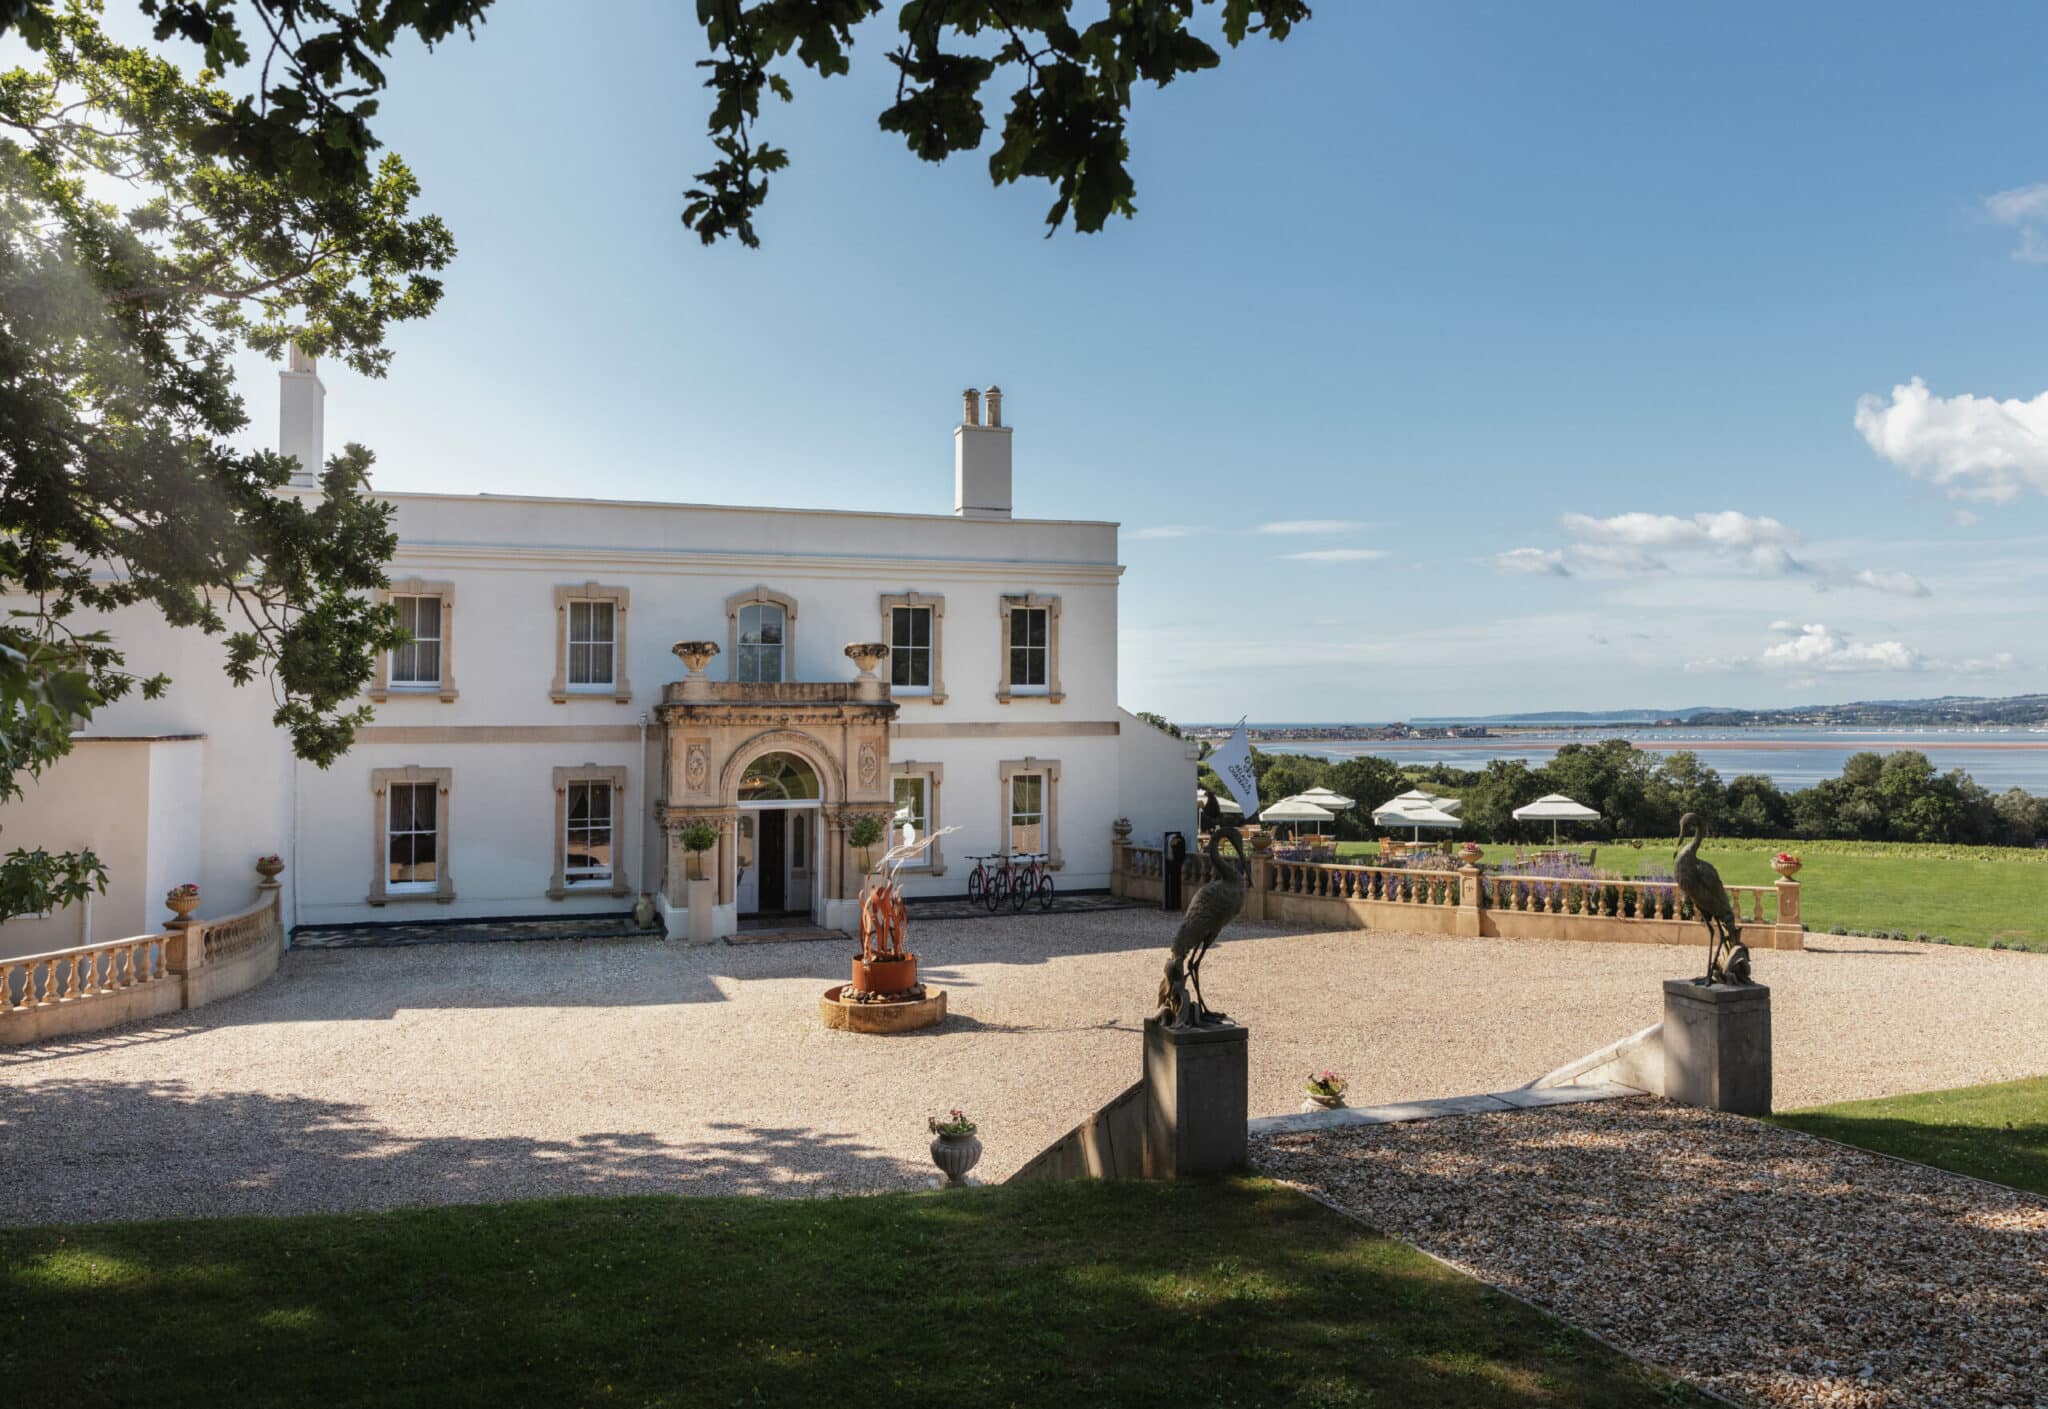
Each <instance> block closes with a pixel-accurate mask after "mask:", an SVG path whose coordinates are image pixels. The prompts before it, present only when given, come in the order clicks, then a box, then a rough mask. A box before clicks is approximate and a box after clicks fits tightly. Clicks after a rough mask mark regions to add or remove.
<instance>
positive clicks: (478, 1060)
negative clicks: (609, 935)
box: [0, 910, 2048, 1223]
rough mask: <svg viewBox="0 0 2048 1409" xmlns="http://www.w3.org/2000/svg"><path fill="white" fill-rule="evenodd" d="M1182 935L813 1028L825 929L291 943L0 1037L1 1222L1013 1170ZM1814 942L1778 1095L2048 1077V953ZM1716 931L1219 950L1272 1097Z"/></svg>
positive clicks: (1520, 1016) (1569, 1038)
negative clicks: (927, 1014)
mask: <svg viewBox="0 0 2048 1409" xmlns="http://www.w3.org/2000/svg"><path fill="white" fill-rule="evenodd" d="M1171 930H1172V921H1171V919H1170V918H1169V917H1167V916H1164V915H1161V914H1159V913H1157V912H1156V911H1144V910H1127V911H1112V912H1096V913H1076V914H1071V915H1062V916H1048V917H1024V918H1008V917H1005V918H998V919H988V920H971V921H959V922H945V921H938V922H931V923H926V924H923V925H920V926H919V927H918V928H916V929H915V930H914V931H913V937H914V941H913V942H914V947H916V948H917V949H918V950H920V951H921V952H922V953H923V955H924V973H925V977H926V978H927V979H928V980H930V981H931V982H933V983H935V984H939V985H941V986H943V987H945V988H946V989H947V990H948V991H949V998H950V1003H951V1007H952V1013H953V1016H952V1017H951V1019H950V1020H949V1021H948V1022H947V1024H946V1026H945V1027H943V1028H941V1029H936V1030H933V1031H929V1032H925V1033H919V1034H912V1035H906V1036H901V1037H889V1038H867V1037H860V1036H856V1035H852V1034H847V1033H836V1032H828V1031H826V1030H824V1029H823V1028H822V1027H821V1026H820V1025H819V1023H818V1018H817V998H818V995H819V993H820V992H822V991H823V989H824V988H825V987H827V986H828V985H830V984H833V983H839V982H844V980H845V977H846V970H845V960H846V955H845V953H844V952H842V951H841V950H840V949H838V948H837V947H835V946H833V945H829V944H789V945H755V946H747V947H737V948H736V947H728V946H724V945H719V946H713V947H710V948H704V949H690V948H686V947H682V946H676V945H669V944H664V943H660V942H657V941H647V940H617V941H592V942H585V943H544V944H474V945H462V944H451V945H434V946H424V947H416V948H398V949H373V950H352V951H302V952H297V953H293V954H291V955H289V956H287V957H286V960H285V963H284V965H283V967H282V968H281V969H280V971H279V973H278V976H277V977H276V978H274V979H272V980H271V981H270V982H268V983H266V984H264V985H262V986H261V987H259V988H257V989H255V990H253V991H251V992H249V993H247V994H244V995H242V996H241V997H239V998H235V999H230V1000H228V1001H227V1002H224V1003H219V1004H215V1005H213V1006H211V1007H207V1008H203V1009H199V1010H197V1011H195V1012H190V1013H184V1014H179V1015H176V1016H175V1017H174V1018H167V1019H164V1020H161V1021H158V1022H155V1023H150V1024H144V1025H139V1026H136V1027H131V1028H128V1029H125V1030H121V1031H117V1032H112V1033H107V1034H100V1035H97V1036H94V1037H91V1038H86V1039H79V1040H76V1041H70V1042H59V1043H51V1044H43V1045H39V1046H35V1047H30V1048H23V1049H0V1220H5V1221H7V1222H15V1223H23V1222H48V1221H60V1220H64V1221H68V1220H101V1219H127V1218H142V1217H153V1216H162V1215H184V1214H202V1213H227V1212H300V1211H311V1210H330V1209H362V1208H382V1207H390V1206H394V1205H403V1204H426V1203H454V1202H466V1201H474V1200H486V1199H503V1198H514V1197H527V1196H539V1195H550V1194H568V1193H604V1194H622V1193H637V1192H655V1191H662V1192H684V1193H729V1192H744V1193H769V1194H807V1193H822V1192H840V1191H859V1190H871V1189H884V1188H900V1187H904V1186H906V1185H910V1184H914V1183H916V1182H918V1181H921V1180H922V1179H923V1178H924V1177H925V1175H926V1174H927V1173H928V1172H929V1170H930V1164H929V1157H928V1156H927V1154H926V1152H925V1146H926V1143H927V1141H928V1138H929V1137H928V1136H927V1134H926V1132H925V1129H924V1117H925V1115H926V1114H927V1113H929V1112H933V1111H940V1110H944V1109H946V1108H947V1107H949V1106H955V1105H957V1106H961V1107H964V1108H965V1109H967V1110H970V1111H972V1112H974V1113H975V1114H976V1115H977V1116H978V1117H979V1118H980V1119H981V1120H982V1122H983V1129H982V1137H983V1140H984V1142H985V1144H986V1146H987V1151H988V1153H987V1155H986V1156H985V1158H984V1160H983V1162H982V1167H981V1169H980V1170H979V1171H978V1173H980V1174H981V1175H983V1176H985V1177H987V1178H989V1179H992V1180H998V1179H1002V1178H1004V1177H1006V1176H1007V1175H1008V1174H1010V1173H1011V1172H1012V1171H1014V1170H1015V1169H1017V1168H1018V1167H1019V1166H1020V1165H1022V1164H1023V1163H1024V1162H1025V1161H1026V1160H1028V1159H1030V1158H1031V1157H1032V1156H1033V1155H1035V1154H1037V1153H1038V1151H1039V1150H1041V1149H1043V1148H1044V1147H1045V1146H1046V1145H1047V1144H1049V1143H1051V1142H1052V1141H1053V1140H1054V1139H1056V1138H1058V1137H1059V1136H1060V1135H1062V1134H1064V1133H1065V1132H1066V1131H1067V1130H1068V1129H1069V1128H1071V1127H1072V1125H1073V1124H1074V1123H1075V1122H1076V1121H1078V1120H1080V1119H1081V1118H1082V1117H1083V1116H1084V1115H1086V1114H1087V1113H1089V1112H1090V1111H1092V1110H1094V1109H1095V1108H1096V1107H1097V1106H1099V1105H1101V1104H1102V1103H1103V1102H1105V1101H1107V1100H1108V1099H1109V1098H1110V1097H1112V1096H1114V1095H1115V1094H1116V1093H1117V1092H1119V1091H1121V1090H1122V1089H1123V1088H1124V1087H1125V1086H1126V1085H1128V1084H1129V1083H1130V1082H1131V1081H1133V1080H1135V1079H1136V1077H1137V1074H1138V1064H1139V1051H1140V1032H1139V1022H1140V1021H1141V1020H1142V1017H1143V1015H1144V1013H1145V1011H1146V1010H1147V1008H1148V1007H1149V1000H1150V998H1151V996H1152V994H1153V992H1154V990H1155V988H1156V986H1157V983H1158V972H1159V965H1160V963H1161V960H1162V957H1163V950H1164V946H1165V944H1166V941H1167V938H1168V936H1169V934H1170V933H1171ZM1826 943H1827V944H1828V945H1829V946H1830V947H1831V948H1833V947H1836V946H1839V948H1840V951H1841V952H1828V953H1823V952H1809V953H1803V954H1802V953H1791V954H1776V953H1761V954H1759V955H1757V969H1758V976H1759V977H1760V978H1761V979H1763V980H1764V981H1765V982H1767V983H1770V984H1772V985H1773V1001H1774V1004H1775V1007H1776V1012H1775V1015H1774V1017H1775V1026H1776V1040H1777V1043H1778V1055H1777V1081H1778V1088H1777V1089H1778V1094H1779V1100H1780V1103H1781V1104H1782V1105H1784V1106H1786V1107H1788V1108H1790V1107H1794V1106H1800V1105H1807V1104H1813V1103H1818V1102H1821V1101H1826V1100H1835V1099H1844V1098H1850V1097H1858V1096H1877V1095H1885V1094H1890V1093H1895V1092H1899V1091H1907V1090H1917V1089H1926V1088H1932V1087H1940V1086H1954V1085H1963V1084H1966V1083H1970V1082H1977V1081H1992V1080H2000V1079H2005V1078H2010V1077H2017V1076H2023V1075H2036V1074H2040V1073H2041V1072H2043V1071H2048V957H2044V956H2041V955H2029V954H2009V953H1990V952H1987V951H1982V950H1965V949H1956V948H1932V947H1929V946H1922V945H1911V944H1896V945H1894V944H1888V943H1886V942H1884V941H1877V940H1830V941H1826ZM1699 957H1700V956H1699V954H1698V953H1696V952H1694V951H1690V950H1676V949H1671V948H1666V947H1663V946H1654V945H1623V944H1612V945H1587V944H1558V943H1537V942H1528V941H1514V940H1477V939H1440V938H1423V937H1417V936H1405V935H1391V934H1360V933H1338V934H1304V933H1289V932H1282V931H1278V930H1273V929H1260V928H1257V927H1252V926H1245V927H1242V928H1241V929H1240V930H1239V931H1236V932H1234V933H1233V936H1232V937H1231V938H1230V939H1229V940H1227V941H1226V942H1225V943H1224V944H1222V945H1221V946H1219V948H1218V949H1217V950H1216V952H1215V953H1214V954H1212V955H1211V956H1210V958H1209V960H1208V963H1207V965H1206V968H1205V972H1204V977H1205V979H1206V981H1207V983H1208V988H1209V995H1210V997H1211V998H1212V999H1214V1000H1215V1001H1216V1002H1217V1003H1218V1004H1220V1005H1221V1006H1222V1007H1224V1008H1226V1009H1227V1010H1229V1011H1230V1012H1231V1013H1232V1014H1233V1015H1234V1016H1236V1017H1237V1018H1239V1019H1240V1020H1241V1021H1244V1022H1246V1023H1247V1024H1249V1025H1250V1026H1251V1028H1252V1030H1253V1033H1254V1036H1253V1039H1252V1046H1251V1062H1252V1069H1251V1081H1252V1090H1251V1108H1252V1112H1253V1114H1281V1113H1285V1112H1288V1111H1291V1110H1293V1109H1294V1108H1295V1106H1296V1105H1297V1103H1298V1100H1299V1090H1300V1088H1299V1081H1300V1079H1301V1076H1302V1074H1303V1073H1305V1072H1307V1071H1309V1070H1310V1069H1311V1068H1315V1067H1323V1066H1333V1067H1336V1068H1337V1069H1339V1070H1341V1071H1344V1072H1346V1073H1347V1074H1349V1075H1350V1076H1351V1078H1352V1082H1353V1087H1352V1094H1351V1099H1352V1101H1353V1103H1354V1104H1358V1105H1368V1104H1378V1103H1383V1102H1390V1101H1396V1100H1407V1099H1415V1098H1422V1097H1431V1096H1446V1095H1458V1094H1466V1093H1471V1092H1478V1091H1493V1090H1500V1089H1504V1088H1507V1087H1511V1086H1517V1085H1520V1084H1522V1083H1523V1082H1526V1081H1528V1080H1530V1079H1532V1078H1533V1077H1535V1076H1537V1075H1538V1074H1540V1073H1542V1072H1544V1071H1547V1070H1549V1069H1551V1068H1552V1067H1555V1066H1557V1065H1559V1064H1561V1063H1563V1062H1565V1061H1568V1060H1570V1059H1572V1058H1574V1057H1577V1056H1580V1055H1582V1054H1584V1053H1586V1052H1590V1051H1592V1050H1593V1049H1595V1048H1597V1047H1600V1046H1602V1045H1604V1044H1606V1043H1608V1042H1611V1041H1613V1040H1615V1039H1616V1038H1618V1037H1622V1036H1625V1035H1626V1034H1628V1033H1630V1032H1634V1031H1636V1030H1637V1029H1639V1028H1641V1027H1643V1026H1645V1025H1646V1024H1648V1023H1651V1022H1654V1021H1656V1020H1657V1018H1658V1016H1659V1013H1660V1009H1661V1002H1662V995H1661V992H1660V990H1659V987H1658V981H1659V980H1661V979H1663V978H1667V977H1671V976H1673V975H1677V974H1684V973H1688V972H1690V971H1691V970H1692V968H1693V967H1696V965H1697V962H1698V960H1699Z"/></svg>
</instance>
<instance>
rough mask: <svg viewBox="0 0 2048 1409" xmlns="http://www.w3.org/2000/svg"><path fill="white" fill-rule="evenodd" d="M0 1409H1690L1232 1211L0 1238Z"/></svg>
mask: <svg viewBox="0 0 2048 1409" xmlns="http://www.w3.org/2000/svg"><path fill="white" fill-rule="evenodd" d="M0 1325H4V1326H5V1327H6V1335H5V1337H4V1338H0V1384H4V1385H5V1386H6V1398H7V1402H8V1403H11V1404H20V1405H24V1406H26V1405H36V1404H63V1405H66V1406H70V1409H82V1406H88V1405H100V1404H139V1403H148V1404H151V1405H169V1406H175V1405H208V1406H211V1405H216V1404H235V1405H257V1404H289V1405H292V1406H294V1409H305V1407H306V1406H311V1405H320V1406H323V1409H325V1406H330V1405H340V1404H362V1405H372V1404H374V1405H408V1404H412V1405H429V1404H431V1405H441V1404H477V1405H489V1406H492V1407H493V1409H503V1406H509V1405H518V1404H598V1403H604V1404H631V1405H646V1404H673V1405H690V1406H710V1405H734V1404H744V1405H756V1404H767V1405H830V1404H843V1405H864V1404H889V1405H905V1406H907V1405H933V1406H941V1405H942V1406H947V1409H954V1406H959V1405H966V1404H973V1405H1046V1406H1069V1405H1075V1404H1113V1405H1147V1404H1155V1405H1162V1406H1176V1409H1180V1406H1191V1405H1208V1404H1216V1405H1254V1404H1259V1405H1263V1404H1289V1405H1304V1406H1309V1405H1368V1404H1369V1405H1382V1406H1388V1409H1392V1406H1400V1405H1416V1406H1423V1405H1456V1406H1465V1405H1475V1406H1476V1405H1539V1404H1540V1405H1593V1406H1606V1405H1669V1404H1688V1405H1690V1404H1705V1403H1706V1401H1705V1400H1704V1399H1703V1398H1701V1397H1700V1396H1698V1395H1697V1394H1696V1393H1694V1392H1693V1391H1692V1390H1691V1389H1690V1388H1689V1387H1687V1386H1685V1385H1683V1384H1682V1383H1674V1382H1672V1381H1669V1380H1667V1379H1665V1378H1664V1377H1662V1376H1660V1375H1657V1374H1655V1373H1654V1372H1651V1371H1648V1370H1645V1369H1644V1368H1643V1367H1641V1366H1638V1365H1636V1364H1634V1363H1633V1362H1629V1361H1626V1360H1623V1359H1621V1358H1620V1357H1618V1356H1616V1355H1614V1354H1612V1353H1611V1352H1609V1351H1607V1350H1605V1349H1603V1348H1602V1347H1601V1346H1599V1345H1598V1344H1597V1343H1595V1342H1593V1341H1591V1340H1589V1339H1587V1338H1586V1337H1584V1336H1582V1335H1580V1334H1579V1333H1577V1332H1575V1331H1573V1330H1571V1329H1570V1328H1568V1327H1566V1326H1564V1325H1563V1324H1562V1323H1560V1322H1557V1321H1554V1320H1551V1319H1550V1318H1548V1317H1546V1316H1544V1315H1542V1314H1540V1313H1538V1312H1534V1311H1530V1310H1529V1309H1527V1308H1525V1307H1523V1306H1521V1305H1519V1304H1518V1303H1515V1302H1512V1301H1510V1300H1508V1299H1507V1298H1505V1297H1502V1296H1500V1295H1498V1294H1497V1293H1494V1292H1492V1291H1489V1290H1487V1289H1486V1288H1484V1287H1482V1286H1480V1285H1479V1284H1478V1283H1477V1282H1474V1281H1471V1280H1469V1279H1468V1278H1465V1277H1463V1276H1460V1275H1458V1274H1457V1273H1454V1272H1450V1271H1447V1270H1446V1269H1444V1268H1442V1267H1440V1266H1439V1265H1437V1264H1436V1263H1434V1262H1431V1261H1430V1260H1429V1259H1427V1258H1425V1257H1423V1256H1422V1255H1421V1254H1420V1253H1417V1252H1416V1251H1414V1250H1413V1249H1411V1248H1409V1247H1407V1246H1406V1245H1405V1244H1401V1243H1397V1242H1391V1241H1388V1240H1385V1239H1381V1238H1377V1237H1374V1236H1372V1235H1370V1234H1366V1233H1363V1232H1362V1231H1360V1230H1359V1229H1358V1228H1357V1227H1356V1225H1354V1224H1352V1223H1350V1222H1349V1221H1347V1220H1344V1219H1340V1218H1338V1217H1337V1216H1336V1215H1334V1214H1332V1213H1330V1212H1328V1211H1327V1210H1325V1209H1324V1208H1322V1207H1321V1206H1320V1205H1318V1204H1316V1203H1314V1202H1312V1201H1310V1200H1309V1199H1307V1198H1305V1197H1303V1196H1301V1195H1299V1194H1296V1193H1294V1192H1292V1191H1290V1190H1286V1189H1282V1188H1280V1187H1278V1186H1276V1185H1273V1184H1270V1183H1267V1182H1264V1181H1259V1180H1252V1179H1240V1180H1228V1181H1215V1182H1207V1181H1198V1182H1190V1183H1179V1184H1141V1183H1112V1184H1102V1183H1079V1184H1063V1185H1056V1184H1035V1185H1026V1186H1019V1187H1015V1188H1007V1187H997V1188H988V1189H976V1190H964V1191H957V1192H952V1193H947V1194H890V1195H881V1196H876V1197H868V1198H843V1199H821V1200H780V1199H673V1198H636V1199H617V1200H561V1201H554V1202H546V1203H524V1204H503V1205H484V1206H471V1207H458V1208H441V1209H427V1210H416V1211H405V1212H397V1213H379V1214H363V1215H354V1216H345V1217H318V1218H280V1219H260V1218H238V1219H217V1220H195V1221H189V1222H165V1223H146V1224H100V1225H91V1226H85V1227H72V1228H56V1229H11V1230H4V1231H0Z"/></svg>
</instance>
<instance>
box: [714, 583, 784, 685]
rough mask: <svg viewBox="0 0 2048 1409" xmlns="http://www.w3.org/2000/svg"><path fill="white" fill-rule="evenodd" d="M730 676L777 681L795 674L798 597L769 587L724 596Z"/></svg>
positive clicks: (752, 682) (746, 680) (762, 681)
mask: <svg viewBox="0 0 2048 1409" xmlns="http://www.w3.org/2000/svg"><path fill="white" fill-rule="evenodd" d="M725 621H726V660H727V662H728V664H727V667H726V668H727V669H728V670H729V671H730V672H731V674H730V675H729V676H728V678H729V679H732V680H738V681H744V682H746V683H749V684H764V685H767V684H775V683H777V682H779V681H783V680H793V679H795V678H796V598H794V597H792V596H790V595H789V594H788V593H787V592H777V591H775V590H773V589H772V588H768V587H753V588H749V589H748V590H747V591H745V592H735V593H733V594H732V595H731V596H730V597H727V598H726V599H725Z"/></svg>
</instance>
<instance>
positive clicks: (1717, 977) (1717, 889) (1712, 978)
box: [1671, 812, 1751, 983]
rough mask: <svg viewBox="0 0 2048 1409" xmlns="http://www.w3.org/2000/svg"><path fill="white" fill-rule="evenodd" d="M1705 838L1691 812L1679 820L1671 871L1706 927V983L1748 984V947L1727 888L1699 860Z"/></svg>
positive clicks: (1704, 832) (1698, 821)
mask: <svg viewBox="0 0 2048 1409" xmlns="http://www.w3.org/2000/svg"><path fill="white" fill-rule="evenodd" d="M1688 832H1690V833H1691V836H1690V837H1689V838H1688V836H1687V835H1686V834H1687V833H1688ZM1706 837H1707V829H1706V828H1705V827H1704V826H1702V825H1701V824H1700V819H1699V818H1698V817H1696V816H1694V815H1693V814H1692V813H1690V812H1688V813H1686V814H1685V816H1683V817H1681V818H1679V819H1678V853H1677V855H1676V856H1674V857H1673V858H1672V862H1671V873H1672V876H1673V877H1674V878H1675V879H1676V880H1677V882H1678V891H1679V894H1681V895H1683V896H1684V897H1685V898H1686V899H1687V900H1689V901H1691V902H1692V912H1693V914H1695V915H1697V916H1699V917H1700V922H1701V923H1702V924H1704V925H1705V926H1706V927H1707V982H1708V983H1749V982H1751V979H1750V977H1749V946H1748V945H1746V944H1744V943H1743V942H1742V926H1741V924H1740V923H1738V921H1737V918H1736V914H1735V906H1734V904H1733V903H1732V902H1731V901H1730V900H1729V899H1728V887H1726V886H1724V885H1722V884H1721V873H1720V872H1719V871H1716V870H1715V869H1714V868H1713V866H1712V865H1711V864H1710V863H1708V862H1705V861H1702V860H1700V843H1701V842H1703V841H1705V840H1706Z"/></svg>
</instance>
